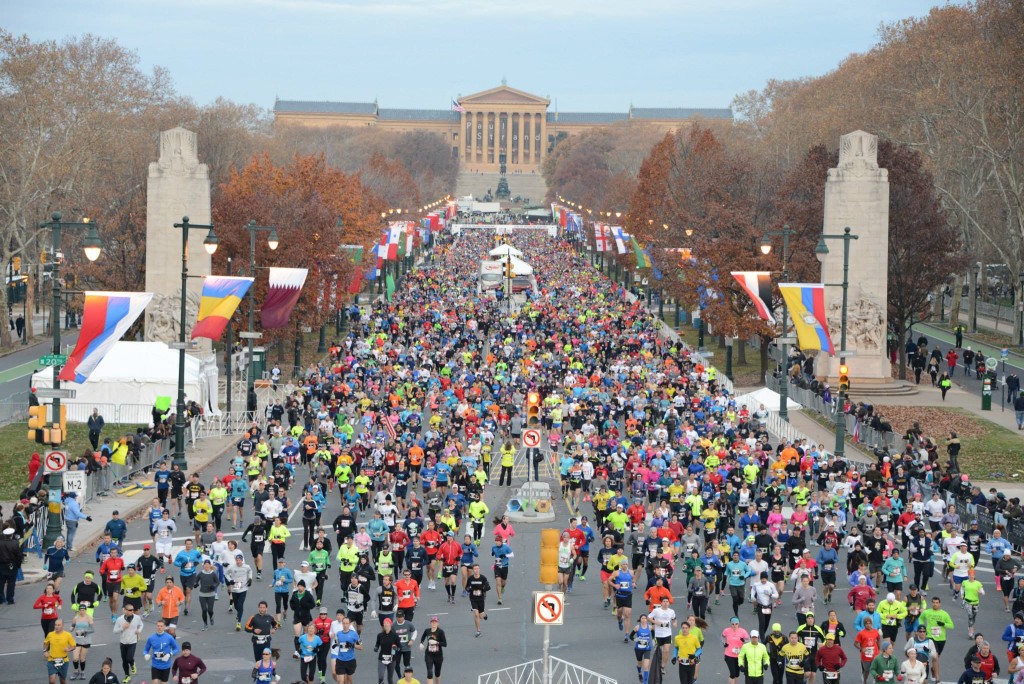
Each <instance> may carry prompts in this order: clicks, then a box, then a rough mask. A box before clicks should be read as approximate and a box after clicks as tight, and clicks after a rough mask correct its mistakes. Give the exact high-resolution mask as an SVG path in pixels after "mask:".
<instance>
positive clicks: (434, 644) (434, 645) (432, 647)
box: [427, 639, 441, 653]
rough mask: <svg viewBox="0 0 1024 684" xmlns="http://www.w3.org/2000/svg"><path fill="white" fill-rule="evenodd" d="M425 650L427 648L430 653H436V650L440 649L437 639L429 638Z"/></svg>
mask: <svg viewBox="0 0 1024 684" xmlns="http://www.w3.org/2000/svg"><path fill="white" fill-rule="evenodd" d="M427 650H428V651H430V652H431V653H437V652H438V651H439V650H441V649H440V647H439V646H438V642H437V641H435V640H434V639H431V640H430V641H429V642H428V643H427Z"/></svg>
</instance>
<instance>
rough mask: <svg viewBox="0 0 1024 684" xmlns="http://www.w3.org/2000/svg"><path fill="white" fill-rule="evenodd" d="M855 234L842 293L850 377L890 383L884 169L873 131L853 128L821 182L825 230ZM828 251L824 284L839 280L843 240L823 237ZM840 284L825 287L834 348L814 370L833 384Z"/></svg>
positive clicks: (886, 183)
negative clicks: (845, 288)
mask: <svg viewBox="0 0 1024 684" xmlns="http://www.w3.org/2000/svg"><path fill="white" fill-rule="evenodd" d="M847 227H849V228H851V229H852V230H851V232H852V233H853V234H854V235H857V236H858V238H859V239H857V240H853V241H851V243H850V265H849V289H848V296H847V314H846V318H847V325H846V349H847V350H851V351H852V352H854V354H853V355H849V356H847V365H848V366H849V368H850V382H851V385H852V386H856V384H857V383H858V382H864V383H870V384H877V383H889V382H891V367H890V363H889V357H888V354H887V353H886V330H887V321H888V316H887V302H888V296H887V291H886V289H887V287H888V280H889V278H888V269H889V172H888V171H887V170H886V169H880V168H878V136H874V135H871V134H870V133H865V132H864V131H854V132H852V133H848V134H846V135H844V136H842V137H841V138H840V139H839V164H838V166H837V167H836V168H834V169H829V170H828V180H827V181H826V182H825V219H824V222H823V226H822V230H823V233H824V234H826V235H841V234H842V233H843V229H844V228H847ZM826 244H827V245H828V249H829V253H828V256H826V257H825V260H824V262H823V263H822V266H821V281H822V282H823V283H826V285H831V284H834V283H835V284H838V283H841V282H842V280H843V243H842V241H841V240H826ZM842 295H843V291H842V288H840V287H826V288H825V307H826V310H827V313H828V325H829V332H830V333H831V335H832V343H833V345H834V346H835V349H836V356H835V357H834V358H832V359H827V357H819V358H821V359H824V360H819V362H818V364H817V373H818V375H823V376H827V377H828V378H829V381H830V382H831V383H832V385H833V387H835V380H836V378H837V377H838V373H839V351H840V348H841V346H840V345H841V342H840V340H841V337H842V330H841V318H842V317H841V309H842Z"/></svg>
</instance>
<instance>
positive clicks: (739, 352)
mask: <svg viewBox="0 0 1024 684" xmlns="http://www.w3.org/2000/svg"><path fill="white" fill-rule="evenodd" d="M736 342H737V343H738V344H739V347H738V348H737V349H736V365H737V366H745V365H747V341H746V340H736Z"/></svg>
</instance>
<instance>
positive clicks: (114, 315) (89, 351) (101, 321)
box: [57, 292, 153, 384]
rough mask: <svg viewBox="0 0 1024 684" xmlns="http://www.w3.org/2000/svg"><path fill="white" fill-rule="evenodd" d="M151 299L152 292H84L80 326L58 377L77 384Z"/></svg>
mask: <svg viewBox="0 0 1024 684" xmlns="http://www.w3.org/2000/svg"><path fill="white" fill-rule="evenodd" d="M151 299H153V293H152V292H86V293H85V306H84V307H83V309H82V330H81V332H80V333H79V334H78V342H77V343H76V344H75V350H74V351H73V352H71V355H70V356H69V357H68V361H67V363H66V364H64V368H63V369H61V372H60V375H59V376H57V377H58V379H60V380H66V381H69V382H77V383H79V384H81V383H83V382H85V381H86V380H88V379H89V375H90V374H91V373H92V372H93V371H94V370H96V366H98V365H99V364H100V361H102V360H103V357H104V356H106V355H107V352H109V351H110V348H111V347H113V346H114V344H115V343H116V342H117V341H118V340H120V339H121V337H122V336H123V335H124V334H125V332H127V330H128V328H130V327H131V326H132V324H133V323H134V322H135V321H136V319H138V317H139V315H140V314H141V313H142V311H143V310H144V309H145V308H146V305H147V304H149V302H150V300H151Z"/></svg>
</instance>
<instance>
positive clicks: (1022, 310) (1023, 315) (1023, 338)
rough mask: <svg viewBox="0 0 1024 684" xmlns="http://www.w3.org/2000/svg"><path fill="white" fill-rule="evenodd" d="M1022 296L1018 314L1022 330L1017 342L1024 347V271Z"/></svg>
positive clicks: (1021, 286)
mask: <svg viewBox="0 0 1024 684" xmlns="http://www.w3.org/2000/svg"><path fill="white" fill-rule="evenodd" d="M1018 277H1019V278H1020V290H1019V291H1020V296H1019V297H1017V315H1018V316H1019V317H1020V332H1019V336H1018V337H1017V344H1018V345H1020V346H1022V347H1024V271H1021V273H1020V276H1018Z"/></svg>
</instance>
